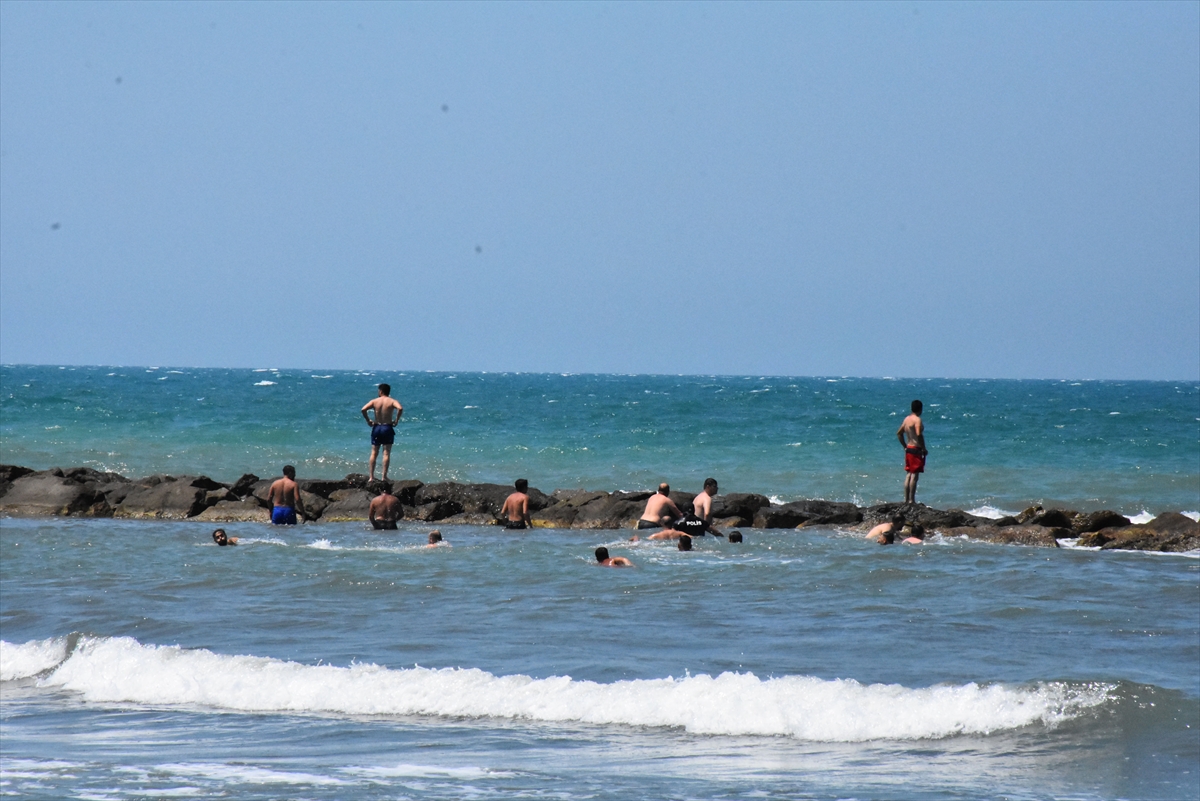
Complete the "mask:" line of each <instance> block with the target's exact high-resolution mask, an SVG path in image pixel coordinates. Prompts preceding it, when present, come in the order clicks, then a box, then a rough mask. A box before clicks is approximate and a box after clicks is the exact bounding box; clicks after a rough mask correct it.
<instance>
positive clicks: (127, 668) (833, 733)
mask: <svg viewBox="0 0 1200 801" xmlns="http://www.w3.org/2000/svg"><path fill="white" fill-rule="evenodd" d="M0 662H2V663H3V664H2V674H3V678H4V680H6V681H11V680H14V679H21V678H33V677H37V681H38V683H39V685H41V686H45V687H55V688H61V689H65V690H68V691H72V692H76V693H78V694H79V695H81V696H82V697H83V698H84V699H86V700H87V701H89V702H94V703H95V702H98V703H132V704H146V705H156V706H160V705H177V704H181V705H197V706H203V707H210V708H215V709H221V710H229V711H238V712H273V713H333V714H346V715H426V716H436V717H451V718H461V717H465V718H484V717H497V718H508V719H521V720H531V721H547V722H577V723H587V724H601V725H603V724H615V725H627V726H646V727H668V728H680V729H684V730H686V731H688V732H691V733H696V734H713V735H761V736H783V737H791V738H795V739H798V740H809V741H822V742H858V741H866V740H882V739H899V740H917V739H927V738H940V737H948V736H952V735H957V734H987V733H990V732H997V731H1004V730H1010V729H1016V728H1020V727H1023V726H1029V725H1033V724H1042V725H1050V726H1053V725H1055V724H1057V723H1060V722H1062V721H1065V720H1070V719H1072V718H1074V717H1078V716H1079V715H1081V714H1084V713H1085V712H1086V711H1087V710H1089V709H1092V708H1095V707H1099V706H1101V705H1103V704H1105V703H1107V702H1109V701H1110V700H1112V698H1113V691H1114V689H1115V686H1116V685H1112V684H1102V683H1066V682H1038V683H1033V684H1028V685H1006V684H991V685H980V684H975V683H968V684H962V685H954V686H949V685H945V686H937V687H928V688H923V689H910V688H907V687H903V686H900V685H896V684H872V685H865V684H860V683H859V682H857V681H854V680H852V679H835V680H825V679H818V678H813V677H810V676H781V677H774V678H767V679H762V678H759V677H758V676H755V675H754V674H752V673H722V674H721V675H719V676H708V675H697V676H686V677H683V678H662V679H637V680H627V681H616V682H612V683H610V684H603V683H597V682H593V681H580V680H576V679H572V678H571V677H569V676H552V677H549V678H544V679H535V678H531V677H529V676H522V675H512V676H495V675H492V674H491V673H488V672H486V671H483V670H478V669H474V668H441V669H430V668H423V667H413V668H402V669H395V668H386V667H381V666H379V665H373V664H351V665H350V666H348V667H337V666H332V665H304V664H299V663H296V662H287V661H282V660H278V659H272V658H267V657H258V656H228V655H222V654H215V653H212V652H211V651H207V650H199V649H196V650H193V649H185V648H180V647H178V646H158V645H143V644H142V643H139V642H138V641H137V640H134V639H132V638H129V637H88V636H77V635H72V636H71V637H68V638H57V639H55V640H40V641H33V642H27V643H24V644H12V643H7V642H5V643H3V646H2V648H0Z"/></svg>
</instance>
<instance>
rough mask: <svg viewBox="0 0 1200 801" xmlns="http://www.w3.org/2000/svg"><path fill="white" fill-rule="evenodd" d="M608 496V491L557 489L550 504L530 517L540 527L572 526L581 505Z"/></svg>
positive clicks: (552, 494) (551, 497)
mask: <svg viewBox="0 0 1200 801" xmlns="http://www.w3.org/2000/svg"><path fill="white" fill-rule="evenodd" d="M606 498H608V493H607V492H589V491H588V490H582V489H579V490H564V489H557V490H555V491H554V492H553V493H551V495H550V498H549V500H550V505H549V506H547V507H546V508H544V509H541V510H539V511H537V512H532V513H530V519H532V520H533V524H534V526H537V527H540V528H570V527H571V525H572V524H573V523H574V522H575V518H576V517H577V516H578V515H579V510H580V508H581V507H583V506H585V505H586V504H589V503H595V502H596V501H600V500H604V499H606Z"/></svg>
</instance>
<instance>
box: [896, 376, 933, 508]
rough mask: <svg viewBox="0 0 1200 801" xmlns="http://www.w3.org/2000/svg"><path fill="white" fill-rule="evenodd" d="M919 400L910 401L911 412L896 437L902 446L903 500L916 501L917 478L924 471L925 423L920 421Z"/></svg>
mask: <svg viewBox="0 0 1200 801" xmlns="http://www.w3.org/2000/svg"><path fill="white" fill-rule="evenodd" d="M921 409H922V406H921V402H920V401H919V400H915V401H913V402H912V414H910V415H909V416H908V417H905V418H904V422H903V423H901V424H900V428H899V429H897V431H896V438H897V439H899V440H900V444H901V445H903V446H904V472H905V473H906V474H907V475H906V476H905V478H904V502H905V503H916V502H917V480H918V479H919V478H920V477H921V474H922V473H924V472H925V456H926V455H927V454H928V453H929V451H927V450H925V424H924V423H922V422H921Z"/></svg>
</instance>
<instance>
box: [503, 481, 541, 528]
mask: <svg viewBox="0 0 1200 801" xmlns="http://www.w3.org/2000/svg"><path fill="white" fill-rule="evenodd" d="M513 488H514V489H515V490H516V492H514V493H513V494H512V495H509V496H508V497H507V498H505V499H504V506H502V507H500V519H501V520H502V521H503V522H504V527H505V528H510V529H516V530H520V529H525V528H533V520H532V519H531V518H530V517H529V482H528V481H526V480H525V479H523V478H518V479H517V481H516V483H515V484H513Z"/></svg>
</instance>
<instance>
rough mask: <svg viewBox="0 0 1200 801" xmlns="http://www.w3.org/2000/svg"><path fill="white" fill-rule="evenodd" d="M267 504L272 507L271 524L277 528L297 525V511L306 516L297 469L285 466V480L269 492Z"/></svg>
mask: <svg viewBox="0 0 1200 801" xmlns="http://www.w3.org/2000/svg"><path fill="white" fill-rule="evenodd" d="M267 503H268V504H269V505H270V507H271V522H272V523H274V524H275V525H277V526H294V525H296V511H297V510H299V511H300V514H304V501H302V500H301V499H300V488H299V487H298V486H296V468H294V467H292V466H291V465H290V464H285V465H284V466H283V478H280V479H277V480H276V481H275V483H274V484H272V485H271V489H270V490H268V491H267Z"/></svg>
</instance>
